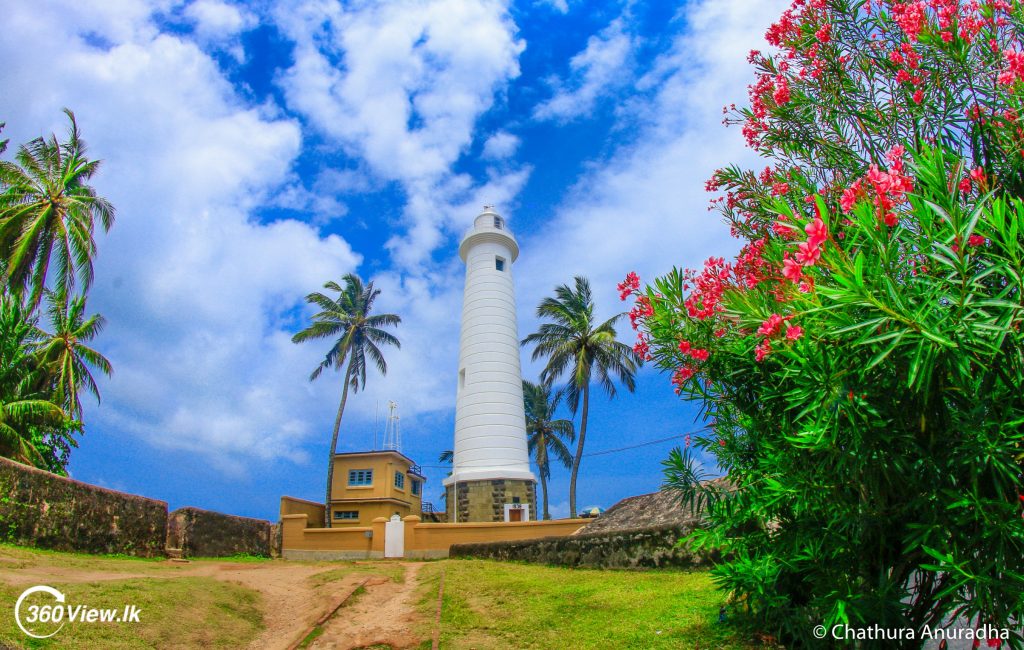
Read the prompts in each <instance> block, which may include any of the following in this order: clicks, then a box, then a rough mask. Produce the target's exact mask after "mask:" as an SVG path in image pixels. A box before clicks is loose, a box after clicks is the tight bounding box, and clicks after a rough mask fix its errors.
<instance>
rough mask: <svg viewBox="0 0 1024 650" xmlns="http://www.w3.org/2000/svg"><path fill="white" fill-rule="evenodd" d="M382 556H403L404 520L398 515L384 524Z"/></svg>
mask: <svg viewBox="0 0 1024 650" xmlns="http://www.w3.org/2000/svg"><path fill="white" fill-rule="evenodd" d="M384 557H405V522H404V521H402V518H401V517H399V516H398V515H391V520H390V521H389V522H388V523H386V524H384Z"/></svg>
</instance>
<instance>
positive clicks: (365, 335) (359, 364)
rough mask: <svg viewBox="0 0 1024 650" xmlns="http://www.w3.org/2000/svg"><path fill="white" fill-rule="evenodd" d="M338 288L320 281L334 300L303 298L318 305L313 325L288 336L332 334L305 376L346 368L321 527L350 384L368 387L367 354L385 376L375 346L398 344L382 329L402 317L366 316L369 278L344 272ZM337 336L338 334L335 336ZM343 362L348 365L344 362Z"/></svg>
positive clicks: (372, 297) (373, 295)
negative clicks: (331, 292)
mask: <svg viewBox="0 0 1024 650" xmlns="http://www.w3.org/2000/svg"><path fill="white" fill-rule="evenodd" d="M343 281H344V283H345V286H344V287H342V286H340V285H339V284H338V283H337V282H334V281H333V280H332V281H330V282H328V283H326V284H325V285H324V288H325V289H329V290H331V291H334V292H337V294H338V298H337V299H334V298H330V297H329V296H326V295H324V294H322V293H320V292H314V293H311V294H309V295H308V296H306V302H308V303H309V304H311V305H315V306H316V307H318V308H319V309H320V311H319V312H317V313H316V314H314V315H313V323H312V324H311V325H310V326H309V327H307V328H306V329H304V330H302V331H301V332H299V333H297V334H296V335H295V336H293V337H292V342H293V343H303V342H305V341H313V340H319V339H326V338H334V339H335V340H334V342H333V344H332V345H331V347H330V349H329V350H328V351H327V354H326V355H324V359H323V361H321V362H320V364H319V365H317V367H316V368H314V369H313V372H312V373H311V374H310V376H309V380H310V381H315V380H316V378H317V377H319V376H320V374H321V373H322V372H323V371H324V370H326V369H329V368H333V369H335V370H341V368H342V367H344V368H345V378H344V380H343V381H342V389H341V401H340V402H339V404H338V414H337V416H335V419H334V431H333V433H332V435H331V446H330V453H329V455H328V458H327V490H326V497H325V499H324V503H325V504H326V507H325V508H324V525H325V526H327V527H328V528H330V527H331V518H330V512H331V507H330V505H331V485H332V480H333V477H334V454H335V452H336V451H337V449H338V432H339V431H340V430H341V418H342V415H343V414H344V412H345V402H346V401H347V400H348V390H349V387H351V388H352V390H353V391H354V392H357V391H358V390H359V389H360V387H362V386H365V385H366V366H367V358H369V360H370V362H372V363H373V364H374V365H375V366H376V367H377V370H379V371H380V374H382V375H386V374H387V372H388V364H387V362H386V361H385V360H384V353H383V352H381V350H380V347H379V346H383V345H393V346H395V347H396V348H401V347H402V343H401V342H400V341H399V340H398V339H397V338H396V337H395V336H394V335H393V334H391V333H390V332H387V331H385V330H384V329H383V328H385V327H396V326H398V325H399V324H400V323H401V322H402V319H401V318H400V317H399V316H396V315H395V314H373V315H371V314H370V311H371V309H372V308H373V303H374V302H375V301H376V300H377V296H379V295H380V289H375V288H374V286H373V282H370V283H369V284H367V285H365V286H364V285H363V281H362V279H361V278H360V277H359V276H358V275H355V274H354V273H349V274H347V275H346V276H345V277H344V278H343ZM335 337H337V338H335ZM346 362H347V363H346Z"/></svg>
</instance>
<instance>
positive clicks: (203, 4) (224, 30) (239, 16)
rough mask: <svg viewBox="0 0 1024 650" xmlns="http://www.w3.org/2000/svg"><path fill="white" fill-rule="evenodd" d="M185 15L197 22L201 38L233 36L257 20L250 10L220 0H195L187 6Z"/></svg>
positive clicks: (223, 38) (216, 38) (222, 38)
mask: <svg viewBox="0 0 1024 650" xmlns="http://www.w3.org/2000/svg"><path fill="white" fill-rule="evenodd" d="M185 16H187V17H188V18H189V19H190V20H192V22H193V23H194V24H195V30H196V33H197V34H198V35H199V36H200V37H201V38H204V39H210V40H226V39H230V38H233V37H235V36H237V35H238V34H239V33H240V32H242V31H243V30H245V29H249V28H251V27H252V26H253V25H254V24H255V22H256V18H255V16H253V15H252V14H251V13H249V12H248V11H243V10H242V9H239V8H238V7H237V6H235V5H232V4H228V3H226V2H220V0H195V2H192V3H191V4H189V5H188V6H187V7H185Z"/></svg>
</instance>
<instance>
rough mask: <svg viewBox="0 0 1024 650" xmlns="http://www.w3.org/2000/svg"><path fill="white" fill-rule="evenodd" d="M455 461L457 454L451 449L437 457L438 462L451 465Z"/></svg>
mask: <svg viewBox="0 0 1024 650" xmlns="http://www.w3.org/2000/svg"><path fill="white" fill-rule="evenodd" d="M454 461H455V452H454V451H453V450H451V449H445V450H444V451H442V452H441V453H440V454H438V456H437V462H439V463H448V464H451V463H453V462H454Z"/></svg>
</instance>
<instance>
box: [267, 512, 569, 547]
mask: <svg viewBox="0 0 1024 650" xmlns="http://www.w3.org/2000/svg"><path fill="white" fill-rule="evenodd" d="M404 521H405V553H406V556H407V557H410V556H413V557H415V556H419V557H423V556H429V557H444V556H447V555H448V551H449V549H450V548H451V545H452V544H473V543H481V542H499V541H508V540H519V539H536V538H539V537H555V536H564V535H571V534H573V533H574V532H576V531H577V530H579V529H580V528H581V527H583V526H584V525H585V524H587V522H588V521H589V520H587V519H556V520H552V521H526V522H517V523H504V522H497V523H489V522H488V523H470V524H424V523H420V520H419V517H418V516H416V515H410V516H408V517H406V518H405V520H404ZM281 522H282V526H283V529H282V539H281V542H282V543H281V548H282V549H283V551H309V552H314V551H321V552H339V553H350V554H351V553H361V554H364V556H365V557H381V556H382V555H383V552H384V528H385V523H386V519H385V518H384V517H378V518H377V519H375V520H373V521H371V522H370V523H369V525H364V526H346V527H342V528H307V527H306V524H307V517H306V515H304V514H300V515H285V516H284V517H282V519H281ZM367 531H372V536H371V537H369V538H367V537H366V532H367ZM349 557H352V556H351V555H350V556H349Z"/></svg>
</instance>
